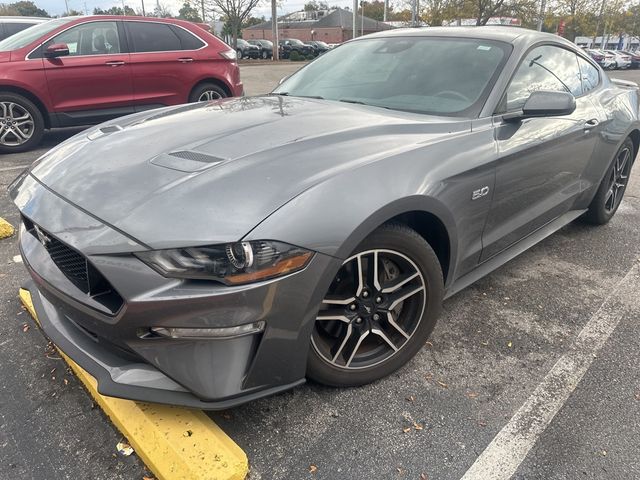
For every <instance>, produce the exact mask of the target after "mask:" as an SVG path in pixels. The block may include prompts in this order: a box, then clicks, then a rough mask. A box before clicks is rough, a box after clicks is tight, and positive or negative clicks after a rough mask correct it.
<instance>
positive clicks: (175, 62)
mask: <svg viewBox="0 0 640 480" xmlns="http://www.w3.org/2000/svg"><path fill="white" fill-rule="evenodd" d="M124 23H125V25H126V29H127V35H128V38H129V42H130V45H131V52H132V54H131V68H132V73H133V96H134V101H135V105H136V109H138V110H142V109H146V108H152V107H158V106H162V105H177V104H180V103H186V102H188V101H189V93H190V92H191V89H192V88H193V87H194V85H195V84H196V83H197V82H198V79H199V75H200V69H201V67H202V65H201V64H202V62H203V61H204V60H203V59H202V58H201V53H200V50H201V49H202V48H203V47H205V46H206V44H205V43H204V42H203V41H202V39H200V38H198V37H197V36H195V35H193V34H192V33H191V32H188V31H187V30H185V29H183V28H181V27H179V26H176V25H171V24H168V23H160V22H148V21H146V22H143V21H135V20H131V21H126V22H124Z"/></svg>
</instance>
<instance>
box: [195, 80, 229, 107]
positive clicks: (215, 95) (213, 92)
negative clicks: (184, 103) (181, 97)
mask: <svg viewBox="0 0 640 480" xmlns="http://www.w3.org/2000/svg"><path fill="white" fill-rule="evenodd" d="M227 96H228V95H227V92H225V91H224V90H223V89H222V88H221V87H219V86H218V85H216V84H214V83H203V84H201V85H198V86H197V87H196V88H194V89H193V91H192V92H191V95H189V102H191V103H193V102H211V101H212V100H219V99H221V98H226V97H227Z"/></svg>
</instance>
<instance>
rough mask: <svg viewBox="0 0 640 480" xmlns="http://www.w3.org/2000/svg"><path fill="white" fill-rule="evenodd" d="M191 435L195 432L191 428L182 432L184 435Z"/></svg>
mask: <svg viewBox="0 0 640 480" xmlns="http://www.w3.org/2000/svg"><path fill="white" fill-rule="evenodd" d="M191 435H193V432H192V431H191V430H187V431H186V432H184V433H183V434H182V436H183V437H190V436H191Z"/></svg>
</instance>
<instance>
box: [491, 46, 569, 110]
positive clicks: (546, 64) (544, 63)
mask: <svg viewBox="0 0 640 480" xmlns="http://www.w3.org/2000/svg"><path fill="white" fill-rule="evenodd" d="M537 90H552V91H558V92H570V93H572V94H573V95H576V96H578V95H581V94H582V82H581V76H580V70H579V68H578V59H577V56H576V54H575V53H573V52H570V51H569V50H565V49H563V48H559V47H554V46H551V45H545V46H542V47H538V48H534V49H533V50H531V51H530V52H529V53H528V54H527V55H526V57H525V58H524V60H523V61H522V63H521V64H520V66H519V67H518V70H517V71H516V73H515V75H514V77H513V79H512V80H511V84H510V85H509V87H508V88H507V92H506V94H505V98H504V99H503V101H502V108H501V109H500V111H511V110H518V109H520V108H522V106H523V105H524V102H526V100H527V98H529V95H531V93H532V92H535V91H537Z"/></svg>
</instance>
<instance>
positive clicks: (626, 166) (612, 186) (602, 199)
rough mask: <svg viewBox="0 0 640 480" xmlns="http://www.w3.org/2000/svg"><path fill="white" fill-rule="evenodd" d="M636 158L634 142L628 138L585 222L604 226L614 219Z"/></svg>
mask: <svg viewBox="0 0 640 480" xmlns="http://www.w3.org/2000/svg"><path fill="white" fill-rule="evenodd" d="M634 156H635V152H634V148H633V142H632V141H631V139H630V138H627V139H626V140H625V141H624V143H623V144H622V146H621V147H620V148H619V149H618V151H617V153H616V156H615V158H614V160H613V163H612V164H611V166H610V167H609V169H608V170H607V173H605V175H604V178H603V179H602V181H601V182H600V186H599V187H598V191H597V192H596V195H595V197H593V200H592V201H591V204H590V205H589V209H588V210H587V212H586V213H585V214H584V220H585V221H587V222H588V223H592V224H594V225H604V224H605V223H607V222H608V221H609V220H611V218H613V216H614V215H615V213H616V211H617V210H618V207H619V206H620V202H622V197H623V196H624V192H625V190H626V188H627V184H628V182H629V174H630V173H631V166H632V165H633V159H634Z"/></svg>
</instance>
